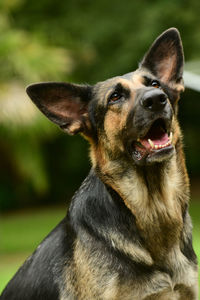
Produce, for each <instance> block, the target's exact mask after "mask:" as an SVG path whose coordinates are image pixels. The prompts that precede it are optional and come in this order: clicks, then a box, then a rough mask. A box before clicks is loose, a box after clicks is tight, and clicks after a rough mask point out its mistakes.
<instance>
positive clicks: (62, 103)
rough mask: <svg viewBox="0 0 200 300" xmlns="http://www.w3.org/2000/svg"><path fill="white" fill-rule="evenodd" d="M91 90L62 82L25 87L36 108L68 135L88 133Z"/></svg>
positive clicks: (88, 87)
mask: <svg viewBox="0 0 200 300" xmlns="http://www.w3.org/2000/svg"><path fill="white" fill-rule="evenodd" d="M91 90H92V88H91V87H90V86H87V85H76V84H70V83H62V82H46V83H45V82H44V83H37V84H32V85H29V86H28V87H27V90H26V91H27V94H28V95H29V97H30V98H31V99H32V100H33V102H34V103H35V104H36V105H37V107H38V108H39V109H40V110H41V111H42V112H43V113H44V114H45V115H46V116H47V117H48V118H49V119H50V120H51V121H52V122H54V123H56V124H57V125H59V126H60V127H61V128H62V129H63V130H64V131H67V132H68V133H69V134H76V133H78V132H83V133H85V134H86V135H87V134H88V132H89V127H90V122H89V119H88V103H89V100H90V98H91Z"/></svg>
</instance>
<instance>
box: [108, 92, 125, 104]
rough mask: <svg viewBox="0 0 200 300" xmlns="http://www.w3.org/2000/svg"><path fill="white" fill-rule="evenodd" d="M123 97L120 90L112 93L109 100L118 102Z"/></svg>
mask: <svg viewBox="0 0 200 300" xmlns="http://www.w3.org/2000/svg"><path fill="white" fill-rule="evenodd" d="M121 98H122V94H121V93H118V92H114V93H112V94H111V95H110V97H109V102H110V103H114V102H117V101H118V100H120V99H121Z"/></svg>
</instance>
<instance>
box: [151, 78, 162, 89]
mask: <svg viewBox="0 0 200 300" xmlns="http://www.w3.org/2000/svg"><path fill="white" fill-rule="evenodd" d="M151 85H152V86H153V87H155V88H157V89H158V88H160V82H159V81H158V80H152V81H151Z"/></svg>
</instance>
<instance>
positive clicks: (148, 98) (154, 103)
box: [141, 89, 167, 111]
mask: <svg viewBox="0 0 200 300" xmlns="http://www.w3.org/2000/svg"><path fill="white" fill-rule="evenodd" d="M166 103H167V95H166V94H164V93H163V91H161V90H159V89H151V90H149V91H147V92H146V93H145V94H144V95H143V97H142V99H141V105H142V106H143V107H144V108H146V109H148V110H151V111H159V110H162V109H163V108H164V107H165V105H166Z"/></svg>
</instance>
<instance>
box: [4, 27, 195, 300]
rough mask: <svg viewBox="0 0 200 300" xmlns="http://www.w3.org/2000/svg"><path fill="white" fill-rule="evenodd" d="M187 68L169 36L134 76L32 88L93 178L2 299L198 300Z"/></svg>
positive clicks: (176, 40)
mask: <svg viewBox="0 0 200 300" xmlns="http://www.w3.org/2000/svg"><path fill="white" fill-rule="evenodd" d="M183 62H184V57H183V49H182V43H181V39H180V35H179V32H178V31H177V29H175V28H171V29H168V30H167V31H165V32H164V33H163V34H162V35H160V36H159V37H158V38H157V39H156V40H155V42H154V43H153V45H152V46H151V48H150V49H149V51H148V52H147V53H146V55H145V56H144V58H143V60H142V61H141V63H140V65H139V68H138V69H137V70H136V71H134V72H132V73H128V74H125V75H123V76H117V77H114V78H111V79H108V80H106V81H103V82H99V83H97V84H96V85H94V86H89V85H77V84H71V83H57V82H51V83H49V82H48V83H38V84H33V85H30V86H29V87H28V88H27V93H28V95H29V96H30V98H31V99H32V100H33V102H34V103H35V104H36V105H37V106H38V107H39V109H40V110H41V111H42V112H43V113H44V114H45V115H46V116H47V117H48V118H49V119H50V120H51V121H53V122H54V123H56V124H57V125H59V126H60V127H61V128H62V129H63V130H64V131H66V132H67V133H69V134H72V135H73V134H76V133H81V134H82V135H83V136H84V137H85V138H86V139H87V140H88V141H89V143H90V157H91V161H92V169H91V171H90V173H89V175H88V177H87V178H86V179H85V181H84V182H83V184H82V185H81V187H80V189H79V190H78V191H77V192H76V194H75V196H74V197H73V199H72V203H71V205H70V208H69V211H68V213H67V216H66V217H65V218H64V220H63V221H62V222H61V223H60V224H59V225H58V226H57V227H56V228H55V229H54V230H53V231H52V232H51V233H50V234H49V235H48V236H47V237H46V238H45V240H44V241H43V242H42V243H41V244H40V245H39V247H38V248H37V250H36V251H35V252H34V253H33V255H32V256H31V257H30V258H28V259H27V261H26V262H25V263H24V265H23V266H22V267H21V268H20V269H19V271H18V272H17V274H16V275H15V276H14V278H13V279H12V280H11V281H10V283H9V284H8V285H7V287H6V289H5V290H4V292H3V294H2V295H1V297H0V299H1V300H58V299H60V300H154V299H155V300H175V299H176V300H177V299H180V300H197V299H198V284H197V277H198V274H197V259H196V255H195V253H194V251H193V248H192V226H191V220H190V216H189V214H188V199H189V180H188V175H187V171H186V167H185V159H184V154H183V147H182V135H181V131H180V128H179V124H178V121H177V106H178V100H179V96H180V92H182V91H183V90H184V87H183V80H182V74H183Z"/></svg>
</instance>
